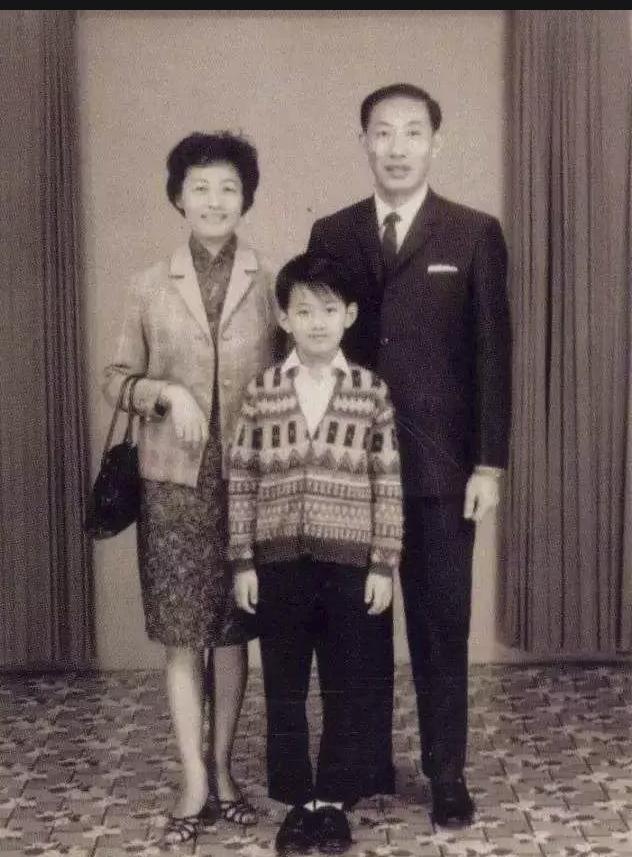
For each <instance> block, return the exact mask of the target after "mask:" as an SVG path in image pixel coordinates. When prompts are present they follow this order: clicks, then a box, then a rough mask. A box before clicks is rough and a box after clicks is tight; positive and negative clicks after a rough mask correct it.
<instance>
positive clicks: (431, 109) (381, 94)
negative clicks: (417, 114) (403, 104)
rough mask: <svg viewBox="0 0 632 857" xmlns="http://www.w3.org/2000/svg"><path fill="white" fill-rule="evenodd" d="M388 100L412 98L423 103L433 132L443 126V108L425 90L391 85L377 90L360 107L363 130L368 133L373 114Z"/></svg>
mask: <svg viewBox="0 0 632 857" xmlns="http://www.w3.org/2000/svg"><path fill="white" fill-rule="evenodd" d="M387 98H412V99H414V100H415V101H421V102H422V103H423V104H425V105H426V109H427V110H428V115H429V117H430V124H431V125H432V130H433V131H438V130H439V127H440V126H441V108H440V107H439V103H438V102H437V101H435V100H434V98H433V97H432V96H431V95H429V94H428V93H427V92H426V90H425V89H421V87H419V86H415V85H414V84H412V83H391V84H389V86H383V87H382V88H381V89H376V90H375V92H372V93H371V94H370V95H367V97H366V98H365V99H364V101H363V102H362V105H361V107H360V125H361V126H362V130H363V131H365V132H366V129H367V128H368V127H369V121H370V119H371V112H372V110H373V108H374V107H375V105H376V104H379V103H380V101H385V100H386V99H387Z"/></svg>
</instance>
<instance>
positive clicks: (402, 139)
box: [391, 133, 407, 157]
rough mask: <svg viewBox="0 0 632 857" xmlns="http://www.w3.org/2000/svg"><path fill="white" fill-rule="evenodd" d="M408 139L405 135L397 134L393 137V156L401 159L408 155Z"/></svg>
mask: <svg viewBox="0 0 632 857" xmlns="http://www.w3.org/2000/svg"><path fill="white" fill-rule="evenodd" d="M406 146H407V139H406V135H405V134H400V133H395V134H393V136H392V137H391V155H395V157H400V156H402V155H405V154H406Z"/></svg>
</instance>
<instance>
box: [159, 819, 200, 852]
mask: <svg viewBox="0 0 632 857" xmlns="http://www.w3.org/2000/svg"><path fill="white" fill-rule="evenodd" d="M199 829H200V818H199V815H185V816H177V815H170V816H169V818H168V819H167V823H166V824H165V829H164V830H163V832H162V840H161V841H162V842H163V844H164V845H182V843H183V842H190V841H191V840H192V839H195V837H196V836H197V834H198V830H199Z"/></svg>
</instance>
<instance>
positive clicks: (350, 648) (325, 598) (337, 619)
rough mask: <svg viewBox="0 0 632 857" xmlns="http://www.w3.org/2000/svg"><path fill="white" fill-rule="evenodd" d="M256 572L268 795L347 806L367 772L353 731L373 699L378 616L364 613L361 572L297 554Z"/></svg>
mask: <svg viewBox="0 0 632 857" xmlns="http://www.w3.org/2000/svg"><path fill="white" fill-rule="evenodd" d="M257 575H258V579H259V604H258V608H257V616H258V622H257V624H258V628H259V633H260V646H261V661H262V666H263V678H264V688H265V696H266V708H267V718H268V733H267V737H268V742H267V759H268V791H269V794H270V797H272V798H274V799H276V800H278V801H282V802H283V803H286V804H290V805H296V804H304V803H306V802H307V801H309V800H312V799H313V798H318V799H320V800H326V801H331V802H342V803H344V804H345V805H346V806H351V805H353V804H354V803H355V802H356V801H357V799H358V798H359V797H360V796H361V794H362V791H363V782H364V781H365V778H366V777H367V775H368V773H369V772H368V771H367V764H368V756H369V753H368V748H367V747H365V746H364V744H365V741H366V729H363V728H361V727H362V724H363V722H364V721H365V719H366V716H365V714H364V712H365V711H366V708H367V706H371V703H372V701H373V704H375V700H374V699H373V700H372V693H374V690H375V689H374V686H373V680H372V669H371V665H370V662H369V653H370V646H369V643H370V639H371V634H372V633H373V629H374V628H375V627H376V623H380V622H382V623H383V622H384V621H385V618H384V616H377V617H374V616H369V615H368V612H367V605H366V604H365V603H364V588H365V583H366V577H367V570H366V569H363V568H357V567H352V566H342V565H337V564H334V563H322V562H316V561H314V560H312V559H311V558H310V557H304V558H301V559H300V560H295V561H290V562H283V563H278V564H265V565H260V566H259V567H258V568H257ZM390 615H391V614H390V611H389V618H390ZM314 653H315V654H316V659H317V664H318V676H319V684H320V692H321V699H322V709H323V719H322V737H321V742H320V750H319V754H318V764H317V770H316V777H315V779H314V776H313V772H312V765H311V761H310V754H309V729H308V722H307V713H306V702H307V695H308V690H309V682H310V673H311V665H312V658H313V654H314Z"/></svg>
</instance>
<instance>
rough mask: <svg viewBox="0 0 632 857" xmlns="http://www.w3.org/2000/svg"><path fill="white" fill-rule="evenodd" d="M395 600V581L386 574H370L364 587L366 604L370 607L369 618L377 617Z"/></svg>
mask: <svg viewBox="0 0 632 857" xmlns="http://www.w3.org/2000/svg"><path fill="white" fill-rule="evenodd" d="M392 600H393V581H392V579H391V578H390V577H387V576H386V575H384V574H376V573H375V572H369V574H368V575H367V579H366V584H365V586H364V603H365V604H368V605H369V610H368V613H369V616H377V615H378V614H379V613H383V612H384V611H385V610H386V609H387V607H389V605H390V603H391V601H392Z"/></svg>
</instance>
